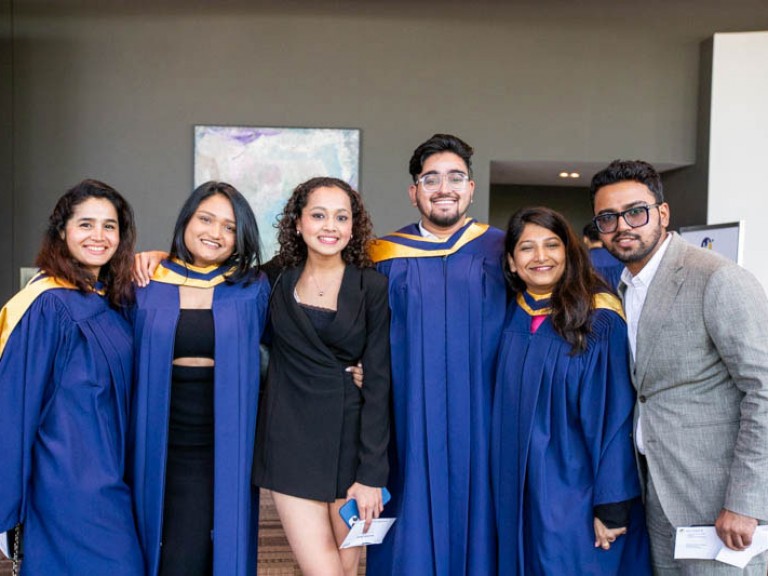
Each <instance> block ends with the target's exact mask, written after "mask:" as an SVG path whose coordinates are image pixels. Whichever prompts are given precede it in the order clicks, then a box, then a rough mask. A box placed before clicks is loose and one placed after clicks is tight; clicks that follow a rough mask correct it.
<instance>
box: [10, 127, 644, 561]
mask: <svg viewBox="0 0 768 576" xmlns="http://www.w3.org/2000/svg"><path fill="white" fill-rule="evenodd" d="M472 152H473V151H472V148H471V147H470V146H469V145H468V144H466V143H465V142H463V141H462V140H460V139H459V138H456V137H455V136H451V135H441V134H438V135H435V136H433V137H432V138H430V139H429V140H427V141H426V142H424V143H423V144H421V145H420V146H419V147H418V148H417V149H416V150H415V152H414V154H413V156H412V158H411V163H410V173H411V176H412V177H413V184H412V185H411V186H410V187H409V196H410V199H411V201H412V203H413V205H414V206H415V207H417V209H418V210H419V212H420V215H421V219H420V221H419V222H417V223H415V224H412V225H410V226H407V227H405V228H403V229H402V230H400V231H398V232H397V233H394V234H391V235H389V236H385V237H382V238H378V239H373V237H372V226H371V221H370V218H369V216H368V214H367V212H366V210H365V208H364V206H363V203H362V199H361V197H360V195H359V194H358V193H357V192H356V191H355V190H353V189H352V188H350V187H349V185H348V184H347V183H345V182H343V181H341V180H337V179H335V178H326V177H320V178H313V179H312V180H309V181H308V182H305V183H302V184H300V185H299V186H298V187H297V188H296V189H295V190H294V192H293V194H292V196H291V198H290V199H289V201H288V203H287V204H286V206H285V209H284V211H283V213H282V215H281V216H280V219H279V224H278V240H279V243H280V251H279V254H278V255H277V256H276V257H275V259H274V260H272V261H271V262H269V263H267V264H263V265H262V263H261V262H260V258H259V239H258V229H257V226H256V222H255V218H254V216H253V213H252V212H251V209H250V207H249V205H248V203H247V201H246V200H245V198H244V197H243V196H242V195H241V194H240V193H239V192H238V191H237V190H236V189H234V188H233V187H232V186H230V185H228V184H225V183H222V182H208V183H206V184H203V185H202V186H200V187H199V188H197V189H196V190H195V191H194V192H193V193H192V195H191V196H190V197H189V198H188V199H187V201H186V202H185V204H184V206H183V207H182V209H181V211H180V213H179V216H178V219H177V222H176V226H175V229H174V232H173V241H172V246H171V249H170V252H169V253H168V254H167V255H163V256H164V257H163V259H162V261H161V262H160V264H159V265H158V266H157V267H156V269H154V270H153V271H152V272H151V277H150V278H145V277H144V275H145V273H144V272H143V270H142V269H143V268H144V260H142V259H141V258H139V259H138V261H139V262H141V266H138V267H137V270H136V271H135V274H136V275H137V276H138V277H139V281H138V284H139V286H134V285H133V284H132V274H134V272H133V265H134V243H135V226H134V221H133V213H132V210H131V208H130V206H129V205H128V203H127V202H126V201H125V200H124V199H123V197H122V196H121V195H120V194H119V193H118V192H117V191H115V190H114V189H113V188H111V187H110V186H108V185H107V184H104V183H102V182H98V181H95V180H86V181H83V182H81V183H80V184H78V185H77V186H75V187H74V188H72V189H71V190H70V191H68V192H67V193H66V194H65V195H64V196H62V198H61V199H60V200H59V202H58V203H57V205H56V207H55V208H54V211H53V213H52V214H51V216H50V218H49V225H48V230H47V232H46V235H45V237H44V240H43V245H42V248H41V250H40V253H39V254H38V257H37V261H36V265H37V266H38V267H39V269H40V273H39V274H38V276H36V277H35V278H34V279H33V280H32V281H31V282H30V283H29V284H28V285H27V287H25V288H24V289H23V290H22V291H21V292H19V294H17V295H16V296H15V297H14V298H13V299H12V300H11V301H10V302H9V303H8V304H7V305H6V306H5V308H3V311H2V315H1V316H0V330H1V332H0V354H1V356H0V453H2V457H3V466H2V467H0V486H1V487H2V489H0V531H9V533H10V532H13V531H14V529H15V528H16V527H17V526H19V525H22V526H23V530H15V531H16V532H23V547H24V553H25V555H24V560H23V562H22V564H21V571H22V574H27V575H33V576H34V575H51V574H78V575H80V574H105V575H107V574H108V575H110V576H121V575H125V576H133V575H141V574H151V575H156V574H161V575H163V576H167V575H175V574H179V575H181V574H184V575H188V576H194V575H203V574H216V575H217V576H223V575H226V576H232V575H253V574H255V573H256V543H257V527H258V491H257V489H258V487H261V488H266V489H269V490H271V491H272V494H273V497H274V500H275V504H276V507H277V510H278V514H279V516H280V519H281V522H282V524H283V527H284V529H285V532H286V535H287V537H288V540H289V543H290V545H291V548H292V550H293V552H294V554H295V556H296V559H297V561H298V563H299V565H300V567H301V569H302V571H303V573H305V574H323V575H325V574H333V575H341V574H356V573H357V570H358V564H359V559H360V549H359V548H353V549H346V550H339V545H340V543H341V541H342V540H343V539H344V537H345V536H346V534H347V531H348V528H347V526H346V524H344V522H343V521H342V520H341V518H340V517H339V514H338V509H339V508H340V507H341V505H343V504H344V503H345V502H346V501H347V500H348V499H350V498H354V499H355V500H356V501H357V503H358V507H359V510H360V517H361V518H362V519H363V520H365V522H366V523H370V522H371V521H372V519H374V518H376V517H379V516H380V515H382V514H383V515H386V516H394V517H396V518H397V521H396V522H395V524H394V527H393V528H392V530H391V532H390V533H389V534H388V536H387V537H386V539H385V541H384V542H383V543H382V544H381V545H377V546H372V547H370V548H369V550H368V555H367V571H368V574H371V575H374V576H376V575H390V576H394V575H419V576H421V575H430V574H433V575H439V576H443V575H445V576H460V575H468V576H469V575H471V576H476V575H491V576H492V575H494V574H501V575H518V574H519V575H539V574H623V575H631V574H649V573H650V565H649V553H648V539H647V533H646V528H645V519H644V514H643V508H642V504H641V502H640V498H639V496H640V484H639V481H638V472H637V467H636V463H635V458H634V449H633V444H632V425H633V420H632V411H633V406H634V403H635V394H634V390H633V388H632V384H631V379H630V374H629V361H628V357H629V356H628V355H629V349H628V345H627V333H626V325H625V321H624V318H623V313H622V308H621V303H620V301H619V300H618V298H617V297H616V296H615V295H614V289H615V286H609V285H608V284H607V283H606V282H605V281H604V280H603V279H602V278H601V277H600V276H599V275H598V274H597V273H596V272H595V270H594V268H593V267H592V265H591V263H590V260H589V256H588V254H587V252H586V249H585V248H584V246H583V245H582V243H581V241H580V240H579V238H578V237H577V236H576V235H575V234H574V232H573V230H572V229H571V227H570V225H569V224H568V223H567V221H566V220H565V218H564V217H563V216H561V215H560V214H558V213H557V212H555V211H552V210H550V209H547V208H525V209H521V210H519V211H517V212H516V213H515V214H514V215H513V216H512V218H511V219H510V221H509V225H508V229H507V230H506V233H504V232H502V231H500V230H496V229H494V228H491V227H489V226H487V225H484V224H481V223H478V222H476V221H475V220H473V219H471V218H469V217H467V211H468V209H469V205H470V204H471V202H472V197H473V192H474V181H473V180H472V164H471V156H472ZM646 215H647V211H646ZM505 311H506V314H505ZM260 343H263V344H266V345H267V348H268V349H269V350H270V354H269V367H268V371H267V376H266V380H265V381H262V382H261V383H260V378H259V365H260V357H259V346H260ZM384 486H387V487H388V488H389V491H390V492H391V493H392V500H391V502H390V503H389V504H387V506H386V508H385V507H384V506H383V503H382V491H381V488H382V487H384Z"/></svg>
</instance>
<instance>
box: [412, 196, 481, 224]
mask: <svg viewBox="0 0 768 576" xmlns="http://www.w3.org/2000/svg"><path fill="white" fill-rule="evenodd" d="M441 198H451V199H452V200H456V210H455V211H453V212H437V211H436V210H435V208H434V207H433V206H432V200H440V199H441ZM460 201H461V200H460V198H458V197H456V196H454V195H451V194H443V195H441V196H434V197H432V198H430V199H429V200H426V201H425V200H423V199H422V198H418V197H417V198H416V207H417V208H418V209H419V212H421V216H422V218H424V219H425V220H427V221H428V222H431V223H432V224H434V225H435V226H437V227H439V228H450V227H451V226H453V225H454V224H456V223H457V222H459V221H460V220H463V219H464V217H465V216H466V214H467V210H468V209H469V205H467V207H466V209H465V210H464V211H463V212H462V211H461V210H460Z"/></svg>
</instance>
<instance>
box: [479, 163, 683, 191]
mask: <svg viewBox="0 0 768 576" xmlns="http://www.w3.org/2000/svg"><path fill="white" fill-rule="evenodd" d="M607 165H608V161H606V162H573V161H566V160H562V161H560V160H540V161H509V162H501V161H493V162H491V184H512V185H525V186H571V187H574V188H576V187H581V188H586V187H588V186H589V183H590V181H591V180H592V176H594V175H595V173H597V172H598V171H600V170H602V169H603V168H605V167H606V166H607ZM683 166H684V165H683V164H672V163H654V168H656V170H657V171H658V172H660V173H661V172H666V171H668V170H673V169H675V168H682V167H683ZM561 172H568V173H572V172H575V173H577V174H579V177H578V178H570V177H569V178H561V177H560V176H559V174H560V173H561Z"/></svg>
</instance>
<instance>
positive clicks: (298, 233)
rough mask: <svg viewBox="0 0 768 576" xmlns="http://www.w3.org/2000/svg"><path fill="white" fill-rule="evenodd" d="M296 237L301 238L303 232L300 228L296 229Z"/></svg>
mask: <svg viewBox="0 0 768 576" xmlns="http://www.w3.org/2000/svg"><path fill="white" fill-rule="evenodd" d="M296 236H301V230H299V229H298V228H297V229H296Z"/></svg>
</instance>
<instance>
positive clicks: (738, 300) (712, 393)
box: [622, 234, 768, 526]
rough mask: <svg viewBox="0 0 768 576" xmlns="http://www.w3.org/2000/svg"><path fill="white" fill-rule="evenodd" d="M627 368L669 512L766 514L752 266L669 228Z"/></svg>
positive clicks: (695, 517)
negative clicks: (748, 268) (634, 353)
mask: <svg viewBox="0 0 768 576" xmlns="http://www.w3.org/2000/svg"><path fill="white" fill-rule="evenodd" d="M623 288H624V285H623V284H622V292H623ZM632 375H633V383H634V385H635V389H636V390H637V394H638V402H637V407H638V410H636V418H637V417H638V413H639V416H640V417H641V418H642V425H643V439H644V446H645V451H646V458H647V464H648V473H649V474H650V475H651V478H652V479H653V484H654V487H655V488H656V491H657V492H658V494H659V499H660V501H661V505H662V507H663V508H664V512H665V514H666V516H667V518H668V519H669V520H670V522H671V523H672V524H673V525H675V526H685V525H690V524H712V523H714V521H715V519H716V518H717V515H718V513H719V512H720V509H721V508H723V507H724V508H727V509H729V510H732V511H734V512H737V513H739V514H745V515H747V516H751V517H753V518H758V519H760V520H768V301H766V295H765V291H764V290H763V288H762V286H761V285H760V284H759V283H758V281H757V280H756V279H755V278H754V276H752V275H751V274H750V273H749V272H747V271H746V270H744V269H743V268H741V267H740V266H738V265H736V264H735V263H733V262H731V261H729V260H726V259H724V258H722V257H720V256H718V255H717V254H714V253H712V252H710V251H707V250H703V249H701V248H696V247H694V246H691V245H689V244H688V243H686V242H685V241H684V240H683V239H681V238H680V237H679V236H678V235H676V234H674V235H673V236H672V239H671V241H670V245H669V248H668V249H667V252H666V253H665V254H664V257H663V258H662V261H661V263H660V266H659V269H658V271H657V273H656V276H655V277H654V279H653V281H652V282H651V285H650V287H649V289H648V296H647V299H646V301H645V305H644V307H643V310H642V313H641V314H640V321H639V325H638V333H637V357H636V361H635V362H634V365H633V366H632Z"/></svg>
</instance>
